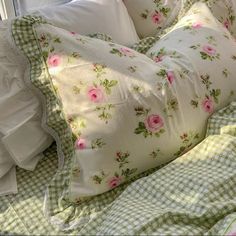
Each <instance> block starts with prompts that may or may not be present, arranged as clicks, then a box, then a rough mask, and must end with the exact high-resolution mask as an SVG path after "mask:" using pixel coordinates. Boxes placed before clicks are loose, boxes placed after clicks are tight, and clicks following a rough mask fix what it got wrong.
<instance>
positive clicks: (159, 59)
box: [153, 56, 163, 63]
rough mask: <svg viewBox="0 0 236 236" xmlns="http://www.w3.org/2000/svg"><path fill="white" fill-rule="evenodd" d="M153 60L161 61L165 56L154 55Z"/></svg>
mask: <svg viewBox="0 0 236 236" xmlns="http://www.w3.org/2000/svg"><path fill="white" fill-rule="evenodd" d="M153 60H154V61H155V62H156V63H158V62H161V61H163V56H157V57H154V58H153Z"/></svg>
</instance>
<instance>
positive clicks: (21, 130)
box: [0, 21, 52, 195]
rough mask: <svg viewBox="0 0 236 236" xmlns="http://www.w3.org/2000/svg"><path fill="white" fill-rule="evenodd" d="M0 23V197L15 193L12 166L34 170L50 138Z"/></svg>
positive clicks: (21, 66)
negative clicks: (41, 123)
mask: <svg viewBox="0 0 236 236" xmlns="http://www.w3.org/2000/svg"><path fill="white" fill-rule="evenodd" d="M7 28H8V22H7V21H5V22H2V23H0V195H2V194H9V193H15V192H17V184H16V177H15V166H16V165H18V166H19V167H21V168H24V169H27V170H34V168H35V166H36V164H37V162H38V161H39V159H40V158H41V152H42V151H44V150H45V149H46V148H47V147H48V146H49V145H50V144H51V143H52V138H51V136H49V135H48V134H46V133H45V132H44V131H43V130H42V128H41V126H40V120H41V115H40V114H41V112H40V111H41V107H40V103H39V101H38V99H37V97H36V96H35V95H34V94H32V92H31V91H29V90H28V89H27V87H26V85H25V84H24V82H23V77H24V73H25V62H24V61H22V60H21V59H19V56H18V55H17V53H16V52H15V51H14V50H13V49H12V48H11V45H10V43H9V42H8V40H7V39H8V30H7Z"/></svg>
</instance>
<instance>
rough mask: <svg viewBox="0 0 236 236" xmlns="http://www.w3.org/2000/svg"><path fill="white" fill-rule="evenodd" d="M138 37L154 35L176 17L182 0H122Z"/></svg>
mask: <svg viewBox="0 0 236 236" xmlns="http://www.w3.org/2000/svg"><path fill="white" fill-rule="evenodd" d="M124 3H125V5H126V7H127V10H128V12H129V14H130V16H131V18H132V19H133V22H134V25H135V28H136V31H137V33H138V35H139V36H140V38H145V37H150V36H155V35H156V34H159V33H161V31H162V30H164V29H165V28H167V27H168V26H170V25H171V24H172V23H173V22H174V21H175V20H176V18H177V16H178V13H179V11H180V9H181V6H182V0H124Z"/></svg>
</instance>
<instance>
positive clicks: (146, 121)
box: [12, 4, 236, 209]
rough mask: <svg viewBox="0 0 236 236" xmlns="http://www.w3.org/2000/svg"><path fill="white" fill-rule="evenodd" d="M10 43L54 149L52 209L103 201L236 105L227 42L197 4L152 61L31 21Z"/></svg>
mask: <svg viewBox="0 0 236 236" xmlns="http://www.w3.org/2000/svg"><path fill="white" fill-rule="evenodd" d="M12 35H13V38H14V41H15V44H16V46H17V48H18V49H20V50H21V51H22V52H23V54H24V55H25V56H27V58H28V60H29V72H30V74H29V75H28V76H27V77H26V80H27V82H28V83H29V84H31V85H32V90H33V91H35V87H36V88H37V91H38V94H39V97H40V98H41V99H42V104H43V105H44V119H43V126H44V128H45V129H46V130H47V131H48V132H49V133H50V134H51V135H52V136H53V137H54V138H55V139H56V141H57V146H58V154H59V157H60V160H61V163H60V164H61V168H60V169H59V171H58V173H57V175H56V176H55V178H54V179H53V181H52V183H51V184H50V186H49V189H48V192H47V196H48V198H47V199H48V200H49V202H50V201H52V203H55V201H56V200H58V199H59V200H60V204H62V205H64V204H65V202H68V201H76V202H80V201H81V200H83V199H84V198H86V197H89V196H94V195H97V194H101V193H104V192H106V191H109V190H111V189H113V188H115V187H117V186H118V185H120V184H122V183H123V182H125V181H127V180H129V179H130V178H132V177H135V176H137V174H139V173H141V172H144V171H146V170H148V169H150V168H153V167H157V166H160V165H161V164H163V163H167V162H169V161H170V160H172V159H174V158H176V157H178V156H180V155H181V154H183V153H185V152H187V151H188V150H189V149H191V148H192V147H193V146H194V145H196V144H197V143H198V142H200V141H201V140H202V139H203V137H204V134H205V128H206V122H207V119H208V118H209V116H210V115H211V114H212V113H213V112H214V111H215V110H217V109H220V108H221V107H223V106H225V105H226V104H227V103H228V102H229V101H230V100H231V99H235V97H236V96H235V92H236V91H235V88H236V80H235V77H234V75H235V73H236V67H235V59H236V43H235V41H234V40H233V39H232V38H231V35H230V34H229V32H228V31H227V30H226V29H224V28H223V27H222V25H221V24H219V22H218V21H216V20H215V19H214V17H213V16H212V15H211V13H210V11H209V9H208V8H207V7H206V6H205V4H198V5H195V6H194V7H193V8H192V10H191V11H190V12H189V13H188V15H187V16H186V17H185V18H183V19H182V20H181V21H180V22H179V23H178V24H177V25H176V27H175V29H174V30H173V31H172V32H170V34H167V35H166V36H165V37H164V38H163V39H162V40H161V41H160V42H159V43H157V44H156V45H155V46H154V47H153V48H152V49H151V50H150V51H149V56H150V57H152V59H153V60H152V59H150V58H148V57H147V56H145V55H143V54H139V53H138V52H135V51H133V50H131V49H129V48H127V47H124V46H122V45H118V44H115V43H111V42H105V41H102V40H98V39H93V38H89V37H86V36H81V35H79V34H76V33H74V32H69V31H66V30H63V29H60V28H57V27H55V26H53V25H51V24H48V23H47V22H46V21H44V20H43V19H41V18H40V17H32V16H28V17H24V18H20V19H16V20H14V21H13V23H12ZM183 164H184V163H183ZM60 194H61V195H62V196H59V195H60ZM61 200H62V201H61ZM49 204H50V203H49ZM62 205H60V207H61V206H62ZM51 208H52V206H50V209H51Z"/></svg>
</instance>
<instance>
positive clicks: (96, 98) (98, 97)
mask: <svg viewBox="0 0 236 236" xmlns="http://www.w3.org/2000/svg"><path fill="white" fill-rule="evenodd" d="M87 95H88V97H89V99H90V101H92V102H95V103H98V102H101V101H103V99H104V94H103V90H102V89H101V88H99V87H90V88H89V89H88V94H87Z"/></svg>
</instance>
